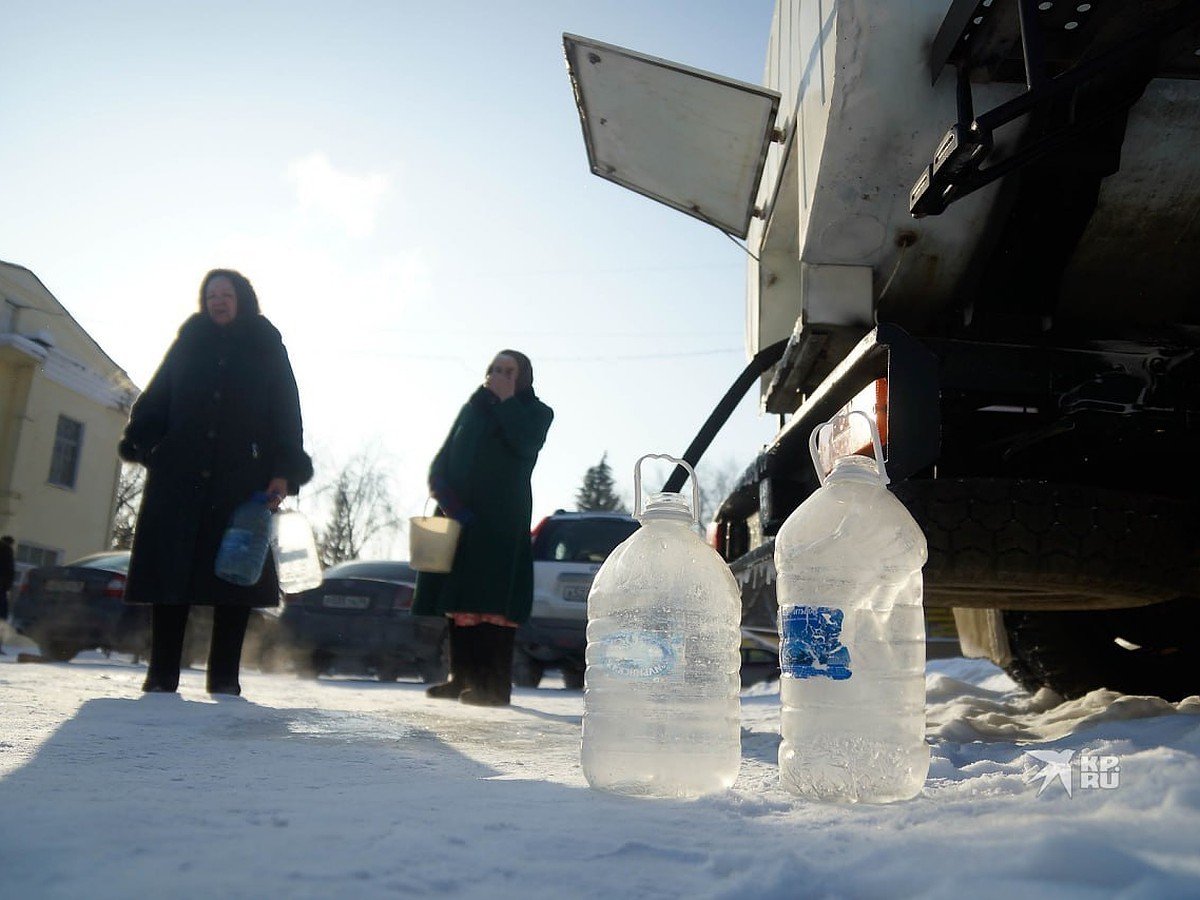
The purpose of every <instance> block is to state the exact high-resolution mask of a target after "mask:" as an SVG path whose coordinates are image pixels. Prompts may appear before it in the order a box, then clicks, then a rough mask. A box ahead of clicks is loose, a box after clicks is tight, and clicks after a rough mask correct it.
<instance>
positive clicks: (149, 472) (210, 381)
mask: <svg viewBox="0 0 1200 900" xmlns="http://www.w3.org/2000/svg"><path fill="white" fill-rule="evenodd" d="M118 452H119V453H120V456H121V458H122V459H124V460H126V461H128V462H135V463H141V464H142V465H144V466H145V467H146V486H145V490H144V492H143V494H142V505H141V509H140V510H139V512H138V520H137V528H136V530H135V532H134V539H133V555H132V558H131V560H130V564H129V580H128V582H127V584H126V589H125V600H126V602H127V603H148V604H153V608H152V611H151V629H152V640H151V652H150V667H149V671H148V672H147V674H146V682H145V684H144V685H143V686H142V690H144V691H149V692H174V691H175V690H176V689H177V688H178V686H179V669H180V664H181V657H182V652H183V639H184V630H185V628H186V626H187V617H188V611H189V609H190V608H191V607H192V606H211V607H213V628H212V642H211V645H210V648H209V656H208V671H207V688H208V691H209V693H212V694H234V695H237V694H240V693H241V686H240V684H239V682H238V672H239V667H240V660H241V652H242V641H243V639H244V637H245V633H246V624H247V622H248V620H249V616H250V610H251V608H253V607H267V606H275V605H277V604H278V602H279V583H278V581H277V579H276V576H275V569H274V565H273V563H272V562H271V560H270V559H269V558H268V560H267V564H266V566H265V567H264V569H263V574H262V577H261V578H260V579H259V581H258V583H257V584H253V585H249V586H246V587H241V586H238V585H233V584H230V583H228V582H225V581H222V580H221V579H219V578H217V576H216V574H215V573H214V563H215V560H216V555H217V548H218V547H219V546H220V541H221V535H222V533H223V532H224V530H225V526H226V525H227V524H228V522H229V517H230V515H231V514H232V512H233V510H234V508H235V507H236V506H237V505H238V504H240V503H241V502H242V501H244V500H247V499H249V498H250V496H251V495H252V494H254V493H255V492H259V491H262V492H265V493H267V494H268V497H269V500H268V502H269V505H270V507H271V509H275V508H277V507H278V506H279V503H280V501H281V500H282V499H283V498H284V497H285V496H287V495H288V494H295V493H297V492H298V491H299V489H300V485H302V484H304V483H305V482H307V481H308V480H309V479H311V478H312V474H313V467H312V460H311V458H310V457H309V455H308V454H307V453H305V451H304V446H303V427H302V424H301V417H300V398H299V393H298V391H297V389H296V379H295V376H294V375H293V374H292V367H291V363H290V361H289V360H288V354H287V350H286V348H285V347H284V345H283V340H282V338H281V336H280V334H279V331H278V330H277V329H276V328H275V326H274V325H272V324H271V323H270V322H269V321H268V320H267V318H266V317H265V316H263V315H262V314H261V312H260V311H259V306H258V297H257V296H256V295H255V293H254V288H253V287H252V286H251V284H250V282H249V281H248V280H247V279H246V278H245V277H244V276H243V275H241V274H240V273H238V272H235V271H233V270H230V269H214V270H213V271H211V272H209V273H208V274H207V275H205V276H204V281H203V282H202V283H201V286H200V312H198V313H196V314H194V315H192V316H191V317H190V318H188V319H187V321H185V322H184V323H183V326H182V327H181V328H180V329H179V334H178V336H177V337H176V339H175V342H174V343H173V344H172V345H171V346H170V348H169V349H168V350H167V353H166V356H165V357H164V358H163V361H162V363H161V364H160V365H159V368H158V371H157V372H156V373H155V374H154V377H153V378H152V379H151V380H150V384H149V386H148V387H147V388H146V390H145V392H143V393H142V395H141V396H140V397H138V399H137V401H136V402H135V403H134V405H133V409H132V410H131V412H130V416H129V423H128V425H127V426H126V428H125V435H124V438H123V439H122V441H121V443H120V446H119V448H118Z"/></svg>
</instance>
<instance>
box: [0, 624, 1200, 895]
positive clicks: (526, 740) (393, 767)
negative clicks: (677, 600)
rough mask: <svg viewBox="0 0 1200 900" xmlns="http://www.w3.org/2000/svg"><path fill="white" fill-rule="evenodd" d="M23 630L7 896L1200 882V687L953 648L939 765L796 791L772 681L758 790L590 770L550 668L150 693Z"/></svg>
mask: <svg viewBox="0 0 1200 900" xmlns="http://www.w3.org/2000/svg"><path fill="white" fill-rule="evenodd" d="M6 649H7V650H8V653H9V655H8V656H6V657H0V823H2V824H0V883H2V884H3V893H4V894H5V895H6V896H9V897H38V898H77V897H86V898H89V900H101V898H121V900H125V898H128V897H138V896H152V897H153V896H171V897H177V898H193V897H194V898H212V897H245V898H263V897H288V898H307V897H312V898H328V897H346V898H357V897H362V898H374V897H381V898H382V897H406V896H411V897H450V898H454V897H462V898H475V897H479V898H485V897H486V898H509V897H512V898H542V897H545V898H561V897H580V898H612V897H631V898H676V897H678V898H738V897H754V898H780V900H785V898H786V900H795V898H805V897H829V898H855V897H889V898H896V897H918V896H919V897H945V898H950V897H962V896H971V897H973V898H975V897H980V898H988V897H1004V898H1011V897H1014V896H1017V897H1022V898H1027V897H1031V896H1037V897H1055V898H1075V897H1079V898H1083V897H1088V898H1090V897H1100V896H1105V897H1107V896H1121V897H1131V898H1142V897H1144V898H1160V897H1183V896H1200V844H1198V843H1197V835H1200V698H1197V697H1192V698H1190V699H1188V700H1186V701H1184V702H1182V703H1179V704H1168V703H1165V702H1162V701H1159V700H1155V699H1147V698H1140V697H1127V696H1118V695H1114V694H1110V693H1105V692H1097V693H1093V694H1091V695H1089V696H1087V697H1085V698H1084V699H1082V700H1079V701H1076V702H1070V703H1065V704H1062V705H1057V706H1056V705H1053V703H1052V702H1051V698H1049V697H1045V696H1041V695H1039V696H1037V697H1032V698H1031V697H1030V696H1028V695H1027V694H1024V693H1022V692H1021V691H1019V690H1017V689H1016V688H1014V686H1013V684H1012V682H1011V681H1010V680H1009V679H1008V678H1007V677H1006V676H1005V675H1004V674H1003V673H1001V672H1000V671H999V670H997V669H995V668H994V667H992V666H991V665H990V664H989V663H983V662H978V661H968V660H963V659H951V660H938V661H933V662H930V663H929V668H928V676H927V689H928V722H929V727H928V735H929V741H930V743H931V745H932V748H933V764H932V767H931V769H930V775H929V779H928V782H927V783H926V786H925V789H924V791H923V792H922V793H921V795H920V796H919V797H918V798H916V799H915V800H912V801H909V802H904V803H896V804H892V805H887V806H845V805H836V804H814V803H805V802H799V801H797V800H794V799H793V798H792V797H791V796H790V795H788V794H786V793H785V792H783V791H782V790H781V788H780V787H779V779H778V776H777V770H776V763H775V756H776V750H777V747H778V743H779V735H778V714H779V692H778V686H777V685H774V684H764V685H756V686H755V687H753V688H749V689H747V690H746V691H745V692H744V694H743V697H742V715H743V724H744V730H743V744H742V746H743V755H742V768H741V773H740V776H739V778H738V781H737V783H736V785H735V786H734V788H733V789H732V790H730V791H728V792H726V793H724V794H721V795H718V796H715V797H710V798H706V799H702V800H698V801H692V802H669V801H661V800H632V799H628V798H622V797H616V796H609V795H605V794H601V793H598V792H596V791H593V790H591V789H590V788H588V786H587V784H586V782H585V780H584V778H583V774H582V772H581V770H580V766H579V758H578V757H579V731H580V719H581V716H582V714H583V698H582V696H581V695H580V694H579V693H574V692H568V691H565V690H562V689H561V688H560V687H556V686H555V685H556V683H555V682H552V681H550V680H547V682H546V684H547V685H549V688H547V687H545V686H544V687H542V688H541V689H538V690H533V689H518V690H516V691H515V692H514V697H513V706H512V707H511V708H510V709H504V710H487V709H475V708H470V707H465V706H461V705H458V704H455V703H449V702H446V701H434V700H429V699H427V698H426V697H425V696H424V689H423V686H422V685H420V684H417V683H415V682H408V683H405V682H400V683H398V684H381V683H377V682H371V681H353V680H324V679H323V680H321V681H316V682H313V681H303V680H299V679H297V678H296V677H294V676H292V675H290V674H276V675H265V674H259V673H257V672H247V673H245V676H244V679H243V687H244V691H245V697H246V698H247V699H244V700H226V701H223V702H214V701H213V700H211V699H210V698H209V697H208V695H206V694H205V693H203V680H202V679H203V673H201V672H198V671H194V670H192V671H186V672H185V673H184V678H183V683H182V686H181V691H180V694H179V695H178V696H170V695H143V694H141V693H140V692H139V686H140V684H141V681H142V678H143V676H144V672H145V670H144V668H143V666H142V665H139V664H134V663H133V662H131V661H130V660H129V658H128V657H113V658H111V659H105V658H104V657H102V656H100V655H99V654H85V655H83V656H81V657H79V658H77V659H76V660H75V661H73V662H71V663H65V664H18V663H15V662H14V661H13V660H14V655H13V647H12V646H11V645H8V646H7V647H6ZM18 649H20V648H18ZM557 684H558V685H561V682H558V683H557ZM1033 751H1036V752H1037V753H1038V754H1039V756H1037V757H1035V756H1033V755H1031V752H1033ZM1068 784H1069V785H1070V791H1069V792H1068V790H1067V785H1068Z"/></svg>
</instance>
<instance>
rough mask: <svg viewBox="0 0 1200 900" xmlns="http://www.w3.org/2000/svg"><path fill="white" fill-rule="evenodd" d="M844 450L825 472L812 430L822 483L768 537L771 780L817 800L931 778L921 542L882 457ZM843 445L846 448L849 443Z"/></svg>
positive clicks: (891, 796)
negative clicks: (774, 693)
mask: <svg viewBox="0 0 1200 900" xmlns="http://www.w3.org/2000/svg"><path fill="white" fill-rule="evenodd" d="M851 415H860V416H862V417H863V418H864V419H865V420H866V421H867V423H868V424H869V425H870V436H871V441H872V445H873V447H874V451H875V458H874V459H870V458H868V457H865V456H857V455H845V456H842V457H840V458H838V459H836V461H834V463H833V467H832V471H831V472H830V473H829V476H828V478H826V477H824V466H823V465H822V464H821V462H820V459H819V456H818V449H817V441H818V435H819V434H820V433H821V431H822V429H825V428H827V427H830V428H833V429H835V430H837V431H839V432H840V433H845V432H847V431H848V429H849V427H850V426H849V423H850V421H851V418H850V416H837V417H835V418H834V419H831V420H830V421H829V422H827V423H825V424H824V425H821V426H818V427H817V428H816V429H814V431H813V433H812V436H811V439H810V442H809V447H810V450H811V452H812V456H813V463H814V464H815V465H816V467H817V475H818V478H820V480H821V483H822V486H821V487H820V488H819V489H818V490H817V491H815V492H814V493H813V494H812V495H811V496H809V498H808V499H807V500H805V501H804V503H802V504H801V505H800V506H799V507H798V508H797V509H796V510H795V511H794V512H793V513H792V514H791V515H790V516H789V517H788V518H787V521H786V522H784V524H783V527H782V528H780V530H779V534H778V535H777V536H776V538H775V569H776V574H777V576H778V580H777V582H776V587H777V596H778V601H779V651H780V652H779V656H780V670H781V678H780V688H779V693H780V701H781V705H782V719H781V722H780V735H781V736H782V738H783V741H782V743H781V744H780V746H779V777H780V781H781V783H782V784H783V786H784V787H785V788H786V789H788V790H789V791H792V792H793V793H796V794H800V795H802V796H805V797H810V798H814V799H823V800H847V801H874V802H881V801H888V800H899V799H905V798H909V797H913V796H915V795H916V794H917V793H918V792H919V791H920V790H921V787H922V785H923V784H924V783H925V776H926V775H927V774H928V771H929V748H928V746H927V745H926V743H925V619H924V609H923V607H922V603H921V600H922V591H923V581H922V577H921V568H922V566H923V565H924V564H925V559H926V546H925V536H924V534H922V532H921V529H920V526H918V525H917V523H916V522H915V521H914V520H913V518H912V516H911V515H910V514H909V512H908V510H907V509H906V508H905V507H904V505H903V504H902V503H901V502H900V501H899V500H897V499H896V498H895V497H894V496H893V495H892V494H891V492H890V491H888V489H887V487H886V484H887V474H886V472H885V470H884V465H883V452H882V448H881V446H880V442H879V434H878V432H877V431H876V430H875V423H874V422H873V421H872V420H871V419H870V418H869V417H868V416H866V415H865V414H863V413H854V414H851ZM850 445H851V446H853V442H851V444H850Z"/></svg>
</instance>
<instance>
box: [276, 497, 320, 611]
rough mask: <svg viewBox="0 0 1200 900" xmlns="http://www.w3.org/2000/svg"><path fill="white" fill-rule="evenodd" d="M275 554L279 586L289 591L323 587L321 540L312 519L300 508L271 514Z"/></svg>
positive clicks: (295, 592) (282, 589) (292, 592)
mask: <svg viewBox="0 0 1200 900" xmlns="http://www.w3.org/2000/svg"><path fill="white" fill-rule="evenodd" d="M271 555H272V557H273V558H274V560H275V572H276V574H278V576H279V589H280V590H281V591H283V592H284V593H285V594H298V593H300V592H301V591H308V590H311V589H312V588H315V587H320V586H321V580H322V576H321V561H320V560H319V559H318V558H317V541H316V538H315V537H314V536H313V530H312V526H311V525H310V524H309V523H308V519H307V518H305V516H304V514H303V513H302V512H300V511H299V510H296V509H284V510H279V511H278V512H276V513H275V515H273V516H272V517H271Z"/></svg>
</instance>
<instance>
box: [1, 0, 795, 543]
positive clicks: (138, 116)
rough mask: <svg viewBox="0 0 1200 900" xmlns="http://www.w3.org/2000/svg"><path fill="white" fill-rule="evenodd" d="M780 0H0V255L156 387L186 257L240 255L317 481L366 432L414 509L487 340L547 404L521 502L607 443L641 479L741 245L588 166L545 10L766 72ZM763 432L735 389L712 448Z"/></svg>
mask: <svg viewBox="0 0 1200 900" xmlns="http://www.w3.org/2000/svg"><path fill="white" fill-rule="evenodd" d="M773 8H774V3H773V2H772V0H607V2H606V0H510V2H483V0H463V2H456V3H437V2H424V3H417V2H408V0H394V2H384V0H372V2H367V0H339V2H332V0H327V2H292V0H288V2H284V0H237V2H226V0H215V2H214V0H205V2H202V3H201V2H182V0H178V2H166V0H145V2H133V0H106V2H104V3H95V2H90V0H87V2H83V0H45V2H41V3H36V4H35V3H31V2H24V3H10V4H6V8H5V11H4V14H3V28H2V29H0V117H2V120H3V122H4V123H5V126H4V137H3V139H2V140H0V196H2V197H3V215H0V259H3V260H5V261H8V262H12V263H16V264H18V265H22V266H25V267H27V268H29V269H31V270H32V271H33V272H34V273H35V274H36V275H38V277H39V278H41V280H42V281H43V282H44V283H45V284H46V286H47V287H48V288H49V289H50V290H51V291H52V292H53V293H54V294H55V296H56V297H57V298H58V299H59V300H60V301H61V302H62V303H63V304H64V305H65V306H66V307H67V309H68V310H69V311H70V312H71V314H72V315H73V316H74V317H75V318H76V319H77V320H78V321H79V322H80V324H81V325H82V326H83V327H84V328H85V329H86V330H87V331H88V332H90V333H91V335H92V336H93V337H94V338H95V339H96V340H97V341H98V342H99V343H100V345H101V346H102V347H103V348H104V349H105V351H106V352H107V353H108V354H109V355H110V356H111V357H112V358H113V359H114V360H115V361H116V363H117V364H118V365H120V366H121V367H122V368H124V369H125V370H126V371H127V372H128V373H129V375H130V376H131V377H132V378H133V380H134V382H135V383H137V384H138V385H139V386H143V387H144V386H145V384H146V383H147V382H148V381H149V379H150V376H151V375H152V374H153V372H154V369H155V367H156V366H157V365H158V363H159V361H160V360H161V358H162V354H163V352H164V351H165V349H166V347H167V346H168V344H169V343H170V341H171V339H172V338H173V337H174V334H175V332H176V330H177V328H178V327H179V325H180V323H181V322H182V321H183V319H184V318H185V317H186V316H187V315H189V314H190V313H191V312H193V311H194V310H195V309H196V302H197V301H196V297H197V291H198V287H199V282H200V279H201V277H202V276H203V274H204V272H206V271H207V270H208V269H210V268H214V267H217V266H230V267H234V268H238V269H240V270H241V271H242V272H244V273H245V274H246V275H247V276H248V277H249V278H250V279H251V281H253V282H254V284H255V287H256V289H257V290H258V293H259V297H260V300H261V302H262V307H263V312H264V313H265V314H266V315H267V316H268V317H269V318H270V319H271V320H272V321H273V322H274V323H275V324H276V325H277V326H279V328H280V330H281V331H282V332H283V335H284V340H285V342H286V343H287V346H288V349H289V352H290V354H291V357H292V362H293V366H294V368H295V370H296V375H297V379H298V382H299V385H300V392H301V403H302V406H303V411H304V417H305V426H306V440H307V443H308V445H309V449H310V450H311V452H312V453H313V454H314V456H315V458H316V463H317V480H318V481H320V480H321V479H322V478H326V479H328V478H329V477H331V475H332V473H333V472H335V471H336V469H337V468H338V467H339V466H340V465H341V464H343V463H344V462H345V461H346V460H348V459H349V457H350V456H351V455H353V454H354V453H356V452H358V451H360V450H363V449H367V450H369V451H370V452H372V453H374V454H376V455H377V457H378V458H379V459H380V461H381V463H382V465H384V466H385V467H386V468H387V469H388V470H389V471H390V472H391V473H392V474H393V477H394V481H395V487H396V497H397V500H398V501H399V505H400V507H401V512H402V513H403V514H404V515H409V514H415V513H417V512H419V511H420V508H421V506H422V504H423V502H424V499H425V475H426V472H427V469H428V464H429V461H430V459H431V458H432V456H433V454H434V452H435V451H436V449H437V447H438V446H439V445H440V443H441V441H442V439H443V438H444V437H445V434H446V431H447V429H448V427H449V425H450V423H451V421H452V420H453V418H454V415H455V414H456V412H457V410H458V408H459V407H460V406H461V404H462V403H463V402H464V401H465V399H466V398H467V396H468V395H469V394H470V393H471V391H472V390H473V389H474V388H475V387H476V386H477V385H478V384H479V383H480V380H481V378H482V373H483V369H484V367H485V365H486V364H487V362H488V361H489V360H490V359H491V357H492V355H493V354H494V353H495V351H497V350H499V349H500V348H502V347H513V348H515V349H518V350H521V351H523V352H525V353H526V354H528V355H529V356H530V357H531V359H532V360H533V363H534V369H535V375H536V379H535V389H536V390H537V391H538V393H539V395H540V396H541V397H542V399H543V400H544V401H545V402H547V403H548V404H550V405H551V406H552V407H553V408H554V409H555V411H556V419H555V424H554V426H553V428H552V429H551V432H550V435H549V438H548V440H547V443H546V446H545V449H544V450H543V453H542V457H541V459H540V461H539V464H538V467H537V470H536V472H535V474H534V484H533V488H534V518H535V520H536V519H537V518H540V516H541V515H542V514H544V513H547V512H550V511H552V510H553V509H555V508H557V507H564V508H570V507H572V506H573V503H574V496H575V491H576V490H577V489H578V487H579V486H580V484H581V482H582V479H583V475H584V473H585V471H586V470H587V468H588V467H589V466H591V465H593V464H595V463H596V462H598V461H599V460H600V458H601V456H602V454H604V453H607V454H608V460H609V463H610V464H611V465H612V466H613V469H614V474H615V476H616V478H617V480H618V487H619V488H620V489H621V491H622V492H623V493H624V494H625V496H626V498H627V500H629V501H630V502H632V486H633V485H632V469H633V465H634V461H635V459H636V458H637V457H638V456H639V455H641V454H643V453H671V454H674V455H677V456H678V455H681V454H682V453H683V451H684V449H685V448H686V447H687V445H688V444H689V443H690V442H691V440H692V438H693V437H694V435H695V433H696V431H697V430H698V429H699V427H700V426H701V425H702V423H703V422H704V419H705V418H706V417H707V415H708V413H709V412H710V411H711V409H712V408H713V406H714V405H715V404H716V402H717V401H718V400H719V399H720V397H721V395H722V394H723V393H724V391H725V390H726V388H727V387H728V386H729V384H730V383H731V382H732V381H733V380H734V378H736V377H737V375H738V373H739V372H740V371H741V369H742V367H743V366H744V364H745V361H746V355H745V350H744V338H743V329H744V319H745V312H744V309H745V287H744V286H745V270H746V265H745V261H746V258H745V254H744V252H743V251H742V250H741V249H740V248H739V247H738V246H736V245H735V244H734V243H733V242H732V241H730V240H729V238H727V237H726V236H724V235H722V234H721V233H719V232H718V231H716V230H715V229H713V228H711V227H710V226H707V225H705V224H703V223H701V222H698V221H696V220H693V219H691V218H689V217H687V216H684V215H682V214H680V213H677V212H675V211H673V210H670V209H668V208H667V207H665V206H660V205H659V204H656V203H654V202H653V201H650V200H648V199H645V198H643V197H641V196H639V195H637V194H634V193H632V192H630V191H627V190H625V189H623V188H620V187H617V186H616V185H613V184H611V183H609V182H607V181H604V180H602V179H600V178H597V177H596V176H594V175H592V174H590V173H589V171H588V167H587V155H586V151H585V148H584V144H583V138H582V133H581V130H580V126H579V118H578V114H577V111H576V109H575V104H574V99H573V97H572V93H571V89H570V84H569V80H568V77H567V72H566V66H565V63H564V58H563V50H562V33H563V32H571V33H575V34H581V35H585V36H587V37H591V38H596V39H598V40H602V41H606V42H609V43H613V44H618V45H620V46H624V47H628V48H630V49H633V50H638V51H641V52H644V53H649V54H651V55H654V56H661V57H665V58H667V59H671V60H674V61H677V62H681V63H684V64H686V65H689V66H692V67H695V68H699V69H705V70H708V71H712V72H716V73H719V74H722V75H727V76H730V77H733V78H736V79H739V80H742V81H748V82H751V83H760V82H761V79H762V71H763V64H764V59H765V53H766V47H767V40H768V37H769V31H770V24H771V16H772V12H773ZM773 430H774V428H773V423H772V421H771V418H770V417H763V416H759V415H758V412H757V397H756V396H754V395H753V392H752V396H751V397H749V398H748V399H747V400H746V401H745V402H744V403H743V404H742V406H741V407H740V408H739V410H738V411H737V413H736V414H735V416H734V418H733V420H732V421H731V422H730V424H729V425H728V426H727V428H726V429H725V431H724V432H723V433H722V434H721V435H720V436H719V437H718V439H717V441H716V442H715V443H714V445H713V448H712V449H711V450H710V451H709V453H708V455H707V456H706V457H705V460H704V461H703V462H702V464H701V470H702V472H703V470H704V468H705V464H707V465H708V467H710V468H711V469H712V470H714V471H715V470H718V469H725V470H734V471H740V469H741V468H742V467H744V466H745V465H746V464H747V463H749V462H750V461H751V459H752V458H753V456H754V453H755V452H756V451H757V449H758V448H759V447H760V446H761V444H762V443H764V442H765V441H766V440H767V439H768V438H769V436H770V435H771V433H772V432H773ZM664 471H665V470H664ZM647 474H648V476H649V477H648V478H647V483H648V484H649V486H650V487H657V486H658V485H657V484H655V483H653V476H654V475H655V472H654V470H652V469H648V470H647ZM659 481H661V476H659ZM302 508H304V506H303V504H302ZM402 546H403V545H402V544H398V545H397V547H395V548H386V549H387V551H391V550H394V549H400V548H402ZM380 552H383V551H380Z"/></svg>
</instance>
